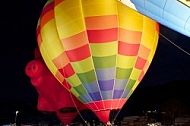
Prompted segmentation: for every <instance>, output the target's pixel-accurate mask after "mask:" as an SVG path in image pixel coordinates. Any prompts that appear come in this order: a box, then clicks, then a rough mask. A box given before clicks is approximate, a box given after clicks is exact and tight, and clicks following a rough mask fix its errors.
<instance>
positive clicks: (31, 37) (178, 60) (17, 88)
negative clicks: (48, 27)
mask: <svg viewBox="0 0 190 126" xmlns="http://www.w3.org/2000/svg"><path fill="white" fill-rule="evenodd" d="M45 1H46V0H31V1H27V0H3V1H0V12H1V15H0V32H1V33H0V47H1V49H0V58H1V60H0V62H1V69H0V72H1V78H0V86H1V87H0V102H1V101H32V100H36V99H37V93H36V90H35V88H34V87H33V86H32V85H31V83H30V79H29V78H28V77H27V76H26V74H25V71H24V69H25V66H26V64H27V63H28V62H29V61H30V60H32V59H34V56H33V50H34V48H35V47H37V41H36V31H35V30H36V25H37V20H38V18H39V15H40V13H41V9H42V7H43V5H44V3H45ZM161 33H162V34H163V35H164V36H166V37H167V38H168V39H169V40H171V41H172V42H174V43H175V44H177V45H178V46H180V47H181V48H183V49H184V50H186V51H188V52H190V38H189V37H186V36H184V35H181V34H179V33H176V32H174V31H173V30H170V29H168V28H166V27H163V26H161ZM181 79H186V80H187V79H188V80H189V79H190V56H189V55H187V54H186V53H184V52H182V51H181V50H180V49H178V48H176V47H175V46H173V45H172V44H170V43H169V42H168V41H167V40H166V39H163V38H162V37H160V39H159V44H158V48H157V51H156V54H155V56H154V59H153V62H152V64H151V66H150V69H149V70H148V72H147V74H146V76H145V77H144V79H143V80H142V82H141V83H140V86H146V85H155V84H163V83H166V82H169V81H172V80H181Z"/></svg>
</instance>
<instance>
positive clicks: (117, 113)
mask: <svg viewBox="0 0 190 126" xmlns="http://www.w3.org/2000/svg"><path fill="white" fill-rule="evenodd" d="M120 112H121V109H120V110H119V111H118V112H117V113H116V115H115V116H114V118H113V120H112V122H114V121H115V120H116V118H117V116H118V115H119V113H120Z"/></svg>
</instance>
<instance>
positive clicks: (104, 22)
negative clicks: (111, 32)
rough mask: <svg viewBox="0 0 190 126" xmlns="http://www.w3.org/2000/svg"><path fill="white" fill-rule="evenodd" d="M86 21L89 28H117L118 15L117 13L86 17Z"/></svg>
mask: <svg viewBox="0 0 190 126" xmlns="http://www.w3.org/2000/svg"><path fill="white" fill-rule="evenodd" d="M85 22H86V28H87V29H88V30H92V29H93V30H97V29H108V28H115V27H117V25H118V17H117V15H107V16H93V17H86V18H85Z"/></svg>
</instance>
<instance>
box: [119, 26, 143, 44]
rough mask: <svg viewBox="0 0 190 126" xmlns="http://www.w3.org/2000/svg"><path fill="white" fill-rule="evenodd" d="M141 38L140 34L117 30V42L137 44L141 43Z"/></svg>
mask: <svg viewBox="0 0 190 126" xmlns="http://www.w3.org/2000/svg"><path fill="white" fill-rule="evenodd" d="M141 37H142V32H139V31H131V30H126V29H121V28H120V29H119V41H122V42H126V43H136V44H138V43H140V42H141Z"/></svg>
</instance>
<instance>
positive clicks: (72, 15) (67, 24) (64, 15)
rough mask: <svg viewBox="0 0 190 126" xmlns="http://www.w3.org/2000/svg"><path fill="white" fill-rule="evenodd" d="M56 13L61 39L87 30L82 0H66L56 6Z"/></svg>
mask: <svg viewBox="0 0 190 126" xmlns="http://www.w3.org/2000/svg"><path fill="white" fill-rule="evenodd" d="M54 13H55V19H56V26H57V30H58V34H59V37H60V39H63V38H67V37H70V36H73V35H75V34H78V33H80V32H83V31H84V30H85V23H84V18H83V15H82V13H83V12H82V8H81V5H80V0H75V2H70V0H65V1H64V2H62V3H60V4H58V5H57V6H56V7H55V9H54ZM68 13H69V15H68ZM63 22H64V23H63ZM64 29H65V30H64Z"/></svg>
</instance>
